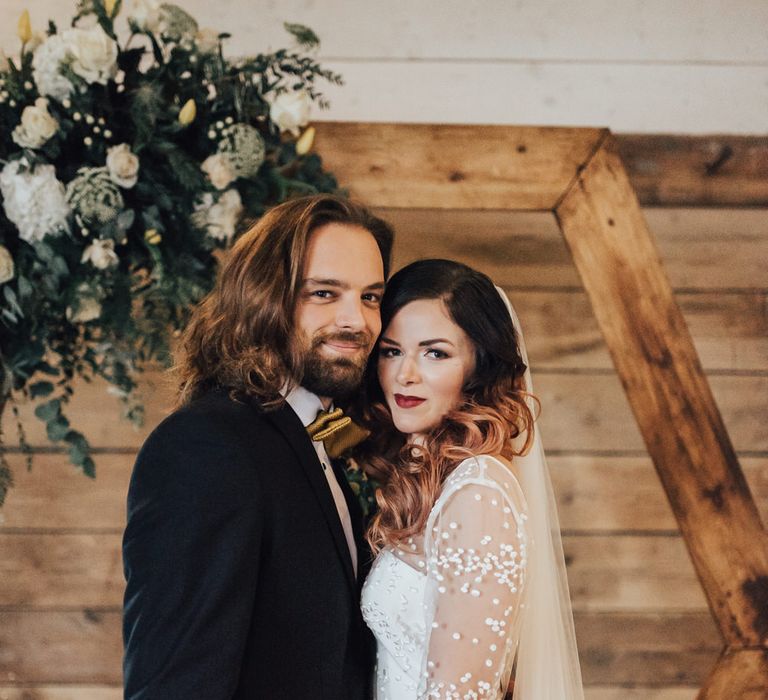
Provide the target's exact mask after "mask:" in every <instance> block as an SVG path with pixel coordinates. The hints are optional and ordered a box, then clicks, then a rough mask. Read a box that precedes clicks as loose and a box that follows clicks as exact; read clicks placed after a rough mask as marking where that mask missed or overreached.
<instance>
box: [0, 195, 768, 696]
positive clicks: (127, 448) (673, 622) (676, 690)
mask: <svg viewBox="0 0 768 700" xmlns="http://www.w3.org/2000/svg"><path fill="white" fill-rule="evenodd" d="M381 214H382V215H384V216H385V217H387V218H388V219H389V220H391V221H392V222H393V223H394V224H395V226H396V229H397V231H398V239H397V249H396V265H397V266H400V265H402V264H403V263H405V262H407V261H409V260H412V259H415V258H419V257H426V256H432V257H434V256H443V257H449V258H454V259H459V260H463V261H465V262H468V263H469V264H471V265H473V266H476V267H478V268H479V269H482V270H484V271H485V272H487V273H488V274H490V275H491V276H492V277H493V278H494V279H495V280H496V281H497V282H498V283H499V284H501V285H502V286H503V287H504V288H505V289H506V290H507V291H508V293H509V295H510V297H511V299H512V301H513V303H514V304H515V306H516V307H517V309H518V312H519V315H520V317H521V320H522V323H523V325H524V328H525V331H526V338H527V342H528V345H529V351H530V355H531V364H532V367H533V370H534V381H535V384H536V392H537V394H538V395H539V396H540V398H541V400H542V404H543V415H542V431H543V436H544V440H545V446H546V447H547V450H548V454H549V457H550V468H551V470H552V475H553V481H554V485H555V489H556V492H557V496H558V501H559V504H560V516H561V524H562V527H563V532H564V543H565V550H566V557H567V560H568V569H569V576H570V586H571V593H572V597H573V602H574V608H575V616H576V627H577V635H578V640H579V645H580V652H581V657H582V664H583V669H584V678H585V682H586V683H587V684H588V686H589V688H588V698H589V700H619V698H621V699H622V700H623V699H625V698H628V699H630V700H632V699H634V700H651V699H653V700H685V699H692V698H693V697H694V696H695V688H696V686H697V685H698V684H699V683H700V682H701V681H702V680H703V678H704V675H705V674H706V673H707V672H708V671H709V670H710V668H711V666H712V665H713V664H714V661H715V659H716V657H717V655H718V652H719V649H720V641H719V638H718V635H717V632H716V630H715V627H714V625H713V623H712V622H711V620H710V617H709V613H708V611H707V609H706V604H705V601H704V597H703V594H702V593H701V591H700V589H699V584H698V582H697V580H696V577H695V574H694V572H693V569H692V566H691V564H690V562H689V559H688V556H687V553H686V551H685V547H684V545H683V542H682V541H681V538H680V537H679V535H678V533H677V530H676V526H675V523H674V520H673V518H672V515H671V511H670V509H669V507H668V505H667V503H666V500H665V497H664V493H663V491H662V489H661V486H660V484H659V483H658V479H657V477H656V474H655V472H654V470H653V467H652V465H651V463H650V460H649V459H648V457H647V455H646V453H645V449H644V447H643V444H642V441H641V439H640V436H639V433H638V430H637V428H636V426H635V423H634V420H633V418H632V415H631V413H630V410H629V407H628V405H627V402H626V400H625V398H624V394H623V392H622V389H621V386H620V385H619V382H618V380H617V378H616V376H615V373H614V371H613V368H612V365H611V362H610V359H609V357H608V354H607V352H606V350H605V347H604V345H603V342H602V339H601V337H600V333H599V331H598V328H597V325H596V322H595V320H594V318H593V317H592V313H591V310H590V306H589V303H588V301H587V299H586V297H585V294H584V292H583V290H582V288H581V285H580V283H579V280H578V278H577V276H576V272H575V270H574V268H573V265H572V263H571V261H570V259H569V255H568V252H567V250H566V249H565V246H564V243H563V242H562V240H561V236H560V233H559V231H558V230H557V227H556V225H555V223H554V221H553V219H552V217H551V216H550V215H549V214H530V213H525V214H519V213H518V214H511V213H506V212H496V211H461V212H459V211H450V210H448V211H445V210H442V211H437V210H408V209H397V210H395V209H392V210H382V211H381ZM645 214H646V216H647V219H648V222H649V225H650V228H651V230H652V231H653V232H654V233H655V235H656V237H657V240H658V244H659V247H660V250H661V253H662V256H663V259H664V263H665V265H666V267H667V270H668V274H669V276H670V278H671V280H672V283H673V285H674V287H675V289H676V290H677V296H678V300H679V302H680V304H681V306H682V309H683V312H684V314H685V317H686V319H687V321H688V323H689V326H690V328H691V332H692V335H693V337H694V341H695V343H696V346H697V348H698V350H699V353H700V356H701V360H702V363H703V365H704V367H705V369H706V370H707V373H708V375H709V378H710V381H711V383H712V386H713V390H714V392H715V395H716V398H717V400H718V403H719V405H720V408H721V410H722V412H723V415H724V418H725V421H726V424H727V426H728V428H729V431H730V434H731V437H732V438H733V441H734V443H735V446H736V448H737V450H738V451H739V454H740V456H741V458H742V464H743V467H744V470H745V472H746V475H747V480H748V481H749V483H750V485H751V488H752V489H753V493H754V495H755V498H756V500H757V503H758V507H759V508H760V510H761V513H762V515H763V517H764V518H765V516H766V514H768V427H767V426H766V421H765V417H766V415H768V284H767V282H768V280H767V279H766V265H765V261H766V260H768V217H767V216H766V212H765V210H759V209H717V210H715V209H674V208H672V209H646V210H645ZM144 387H145V393H146V396H147V400H148V403H147V426H146V427H145V428H144V429H142V430H140V431H135V430H134V429H132V428H131V426H129V425H128V424H127V423H125V422H123V421H121V420H120V419H119V417H118V414H119V407H118V405H117V404H116V402H114V400H113V399H111V398H110V397H108V396H107V395H106V393H105V390H104V387H103V386H102V385H99V384H92V385H84V386H82V387H81V391H79V392H78V394H77V398H76V400H75V402H74V404H73V407H72V417H73V418H74V419H76V421H77V423H78V424H79V426H80V427H82V428H85V430H86V431H87V433H88V434H89V436H91V438H92V440H93V443H94V444H95V445H96V446H97V447H98V449H99V454H98V455H97V458H96V464H97V469H98V477H97V479H96V480H95V481H90V480H87V479H86V478H84V477H82V476H81V475H78V474H76V473H73V470H72V467H70V466H69V465H68V464H67V463H66V460H65V458H64V457H63V456H62V455H59V454H55V453H40V454H37V455H36V456H35V461H34V466H33V469H32V471H31V472H27V471H26V469H25V467H24V465H23V459H22V458H21V456H20V455H18V454H15V455H12V456H11V461H12V464H13V466H14V471H15V476H16V486H15V488H14V489H13V490H12V491H11V493H10V495H9V497H8V500H7V503H6V506H5V507H4V509H3V511H2V518H3V520H2V524H1V525H0V698H9V699H12V700H20V699H21V698H25V699H27V700H28V699H31V698H39V699H45V700H54V699H55V700H64V699H65V698H66V699H67V700H69V699H70V698H72V699H74V698H77V699H78V700H112V699H113V698H114V699H116V698H118V697H120V688H119V684H120V657H121V641H120V602H121V596H122V588H123V577H122V568H121V561H120V550H119V547H120V536H121V531H122V527H123V523H124V499H125V492H126V487H127V481H128V477H129V473H130V468H131V465H132V461H133V458H134V454H135V450H136V448H137V447H138V445H140V444H141V442H142V440H143V439H144V437H145V436H146V434H147V432H148V430H149V429H150V428H151V427H152V426H153V425H155V424H156V423H157V421H158V420H160V418H161V417H162V416H163V415H164V413H165V412H166V410H167V406H168V405H169V402H170V396H171V392H170V387H169V386H168V385H167V382H166V380H165V378H164V377H163V375H162V374H161V373H159V372H156V373H152V374H150V375H148V376H147V377H146V381H145V384H144ZM7 413H8V414H9V415H6V416H4V421H3V425H4V428H5V431H6V436H7V442H8V443H9V444H10V443H12V442H13V435H14V428H13V422H12V420H10V419H11V418H12V416H11V415H10V412H7ZM21 416H22V421H23V424H24V426H25V429H26V431H27V435H28V439H29V440H30V441H31V443H32V444H34V445H37V446H45V445H46V443H45V438H44V432H43V430H42V426H41V425H40V424H39V423H38V421H36V419H34V418H33V417H32V416H31V413H30V411H29V409H28V408H27V407H21Z"/></svg>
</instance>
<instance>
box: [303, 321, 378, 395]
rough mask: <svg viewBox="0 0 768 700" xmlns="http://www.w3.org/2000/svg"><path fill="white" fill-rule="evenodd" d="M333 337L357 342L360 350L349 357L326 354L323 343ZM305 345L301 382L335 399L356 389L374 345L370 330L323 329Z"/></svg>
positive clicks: (343, 340)
mask: <svg viewBox="0 0 768 700" xmlns="http://www.w3.org/2000/svg"><path fill="white" fill-rule="evenodd" d="M333 341H338V342H343V343H354V344H356V345H359V346H360V352H359V353H357V354H354V355H350V356H349V357H340V356H336V357H329V356H328V354H327V353H328V351H327V350H326V349H325V348H324V343H326V342H333ZM308 345H309V346H308V347H306V348H304V349H303V352H302V356H303V361H304V376H303V377H302V379H301V385H302V386H303V387H304V388H305V389H307V390H308V391H311V392H312V393H313V394H316V395H317V396H327V397H330V398H332V399H336V400H338V399H343V398H346V397H348V396H350V395H351V394H352V393H353V392H354V391H355V390H357V389H358V387H359V386H360V384H361V382H362V380H363V374H364V372H365V365H366V362H367V361H368V355H369V354H370V351H371V348H372V346H373V338H372V337H371V334H370V333H366V332H363V331H360V332H358V333H353V332H343V331H341V332H338V333H322V334H318V335H315V336H314V337H313V338H312V341H311V342H310V343H309V344H308Z"/></svg>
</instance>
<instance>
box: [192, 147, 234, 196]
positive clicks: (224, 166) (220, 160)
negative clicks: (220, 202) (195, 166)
mask: <svg viewBox="0 0 768 700" xmlns="http://www.w3.org/2000/svg"><path fill="white" fill-rule="evenodd" d="M200 168H201V170H202V171H203V172H204V173H205V174H206V175H207V176H208V177H209V179H210V180H211V184H212V185H213V186H214V187H215V188H216V189H217V190H225V189H227V187H228V186H229V184H230V183H231V182H232V180H234V179H235V177H236V176H235V171H234V169H233V168H232V163H231V162H230V160H229V158H228V157H227V156H226V154H224V153H215V154H214V155H212V156H208V157H207V158H206V159H205V160H204V161H203V163H202V165H201V166H200Z"/></svg>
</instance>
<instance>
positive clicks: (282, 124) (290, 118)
mask: <svg viewBox="0 0 768 700" xmlns="http://www.w3.org/2000/svg"><path fill="white" fill-rule="evenodd" d="M311 106H312V98H311V97H310V96H309V93H308V92H307V91H306V90H296V91H294V92H283V93H281V94H279V95H278V96H277V97H276V98H275V100H274V102H272V107H271V108H270V110H269V118H270V119H271V120H272V121H273V122H274V123H275V124H277V126H278V128H279V129H280V131H290V132H291V133H292V134H293V135H294V136H298V135H299V130H300V129H301V127H303V126H306V124H307V122H308V121H309V110H310V107H311Z"/></svg>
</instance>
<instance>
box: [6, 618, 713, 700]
mask: <svg viewBox="0 0 768 700" xmlns="http://www.w3.org/2000/svg"><path fill="white" fill-rule="evenodd" d="M120 620H121V613H120V612H119V611H118V610H111V611H110V610H107V611H92V610H90V611H89V610H75V611H53V610H40V611H34V612H19V611H8V610H0V649H2V650H3V653H1V654H0V678H2V679H3V680H4V681H5V682H12V683H15V684H21V683H25V684H28V683H34V684H38V685H61V684H106V685H117V684H119V683H120V682H121V670H120V669H121V665H120V660H121V655H122V645H121V639H120V638H121V632H120ZM575 625H576V636H577V640H578V645H579V654H580V658H581V663H582V671H583V676H584V682H585V683H586V684H587V685H601V686H606V685H614V686H618V685H628V684H632V685H639V686H647V685H653V686H657V687H664V686H669V685H686V686H691V685H695V684H699V683H700V682H701V681H702V680H703V679H704V678H705V676H706V674H707V672H708V671H709V669H710V668H711V667H712V665H713V664H714V662H715V660H716V659H717V657H718V655H719V652H720V640H719V639H718V636H717V632H716V630H715V627H714V625H713V623H712V620H711V618H710V616H709V614H706V613H685V614H671V615H663V616H662V615H657V614H635V615H627V614H600V613H578V614H576V616H575ZM57 700H58V699H57Z"/></svg>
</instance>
